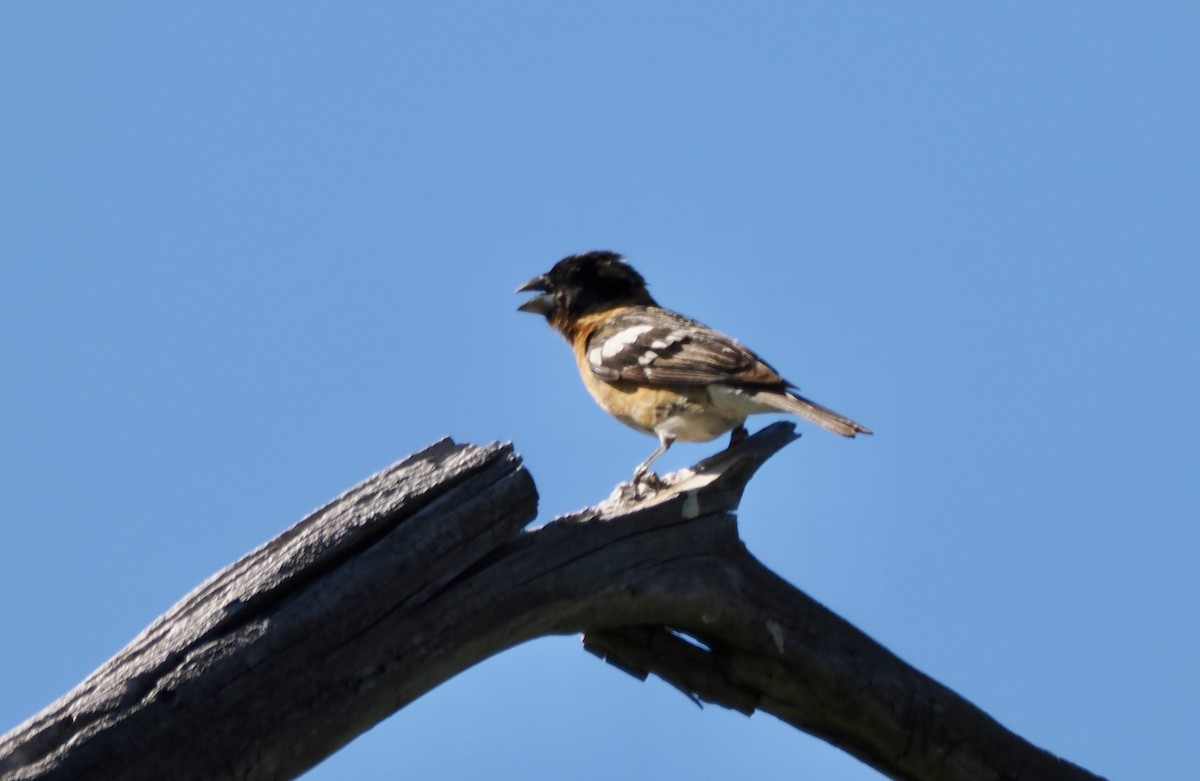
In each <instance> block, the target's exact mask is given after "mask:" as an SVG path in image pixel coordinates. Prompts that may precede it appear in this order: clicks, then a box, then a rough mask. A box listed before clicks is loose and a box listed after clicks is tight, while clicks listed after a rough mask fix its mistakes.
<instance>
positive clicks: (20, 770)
mask: <svg viewBox="0 0 1200 781" xmlns="http://www.w3.org/2000/svg"><path fill="white" fill-rule="evenodd" d="M793 438H794V433H793V430H792V428H791V426H790V425H788V424H776V425H775V426H771V427H768V428H767V429H764V430H763V431H762V432H759V433H758V434H756V435H755V436H753V437H751V438H750V439H748V440H746V441H745V442H743V443H742V444H741V445H739V446H738V447H737V448H734V449H732V450H730V451H726V452H725V453H722V454H719V455H718V456H716V457H714V458H712V459H709V460H708V461H705V462H702V463H701V464H699V465H697V466H696V467H693V468H692V469H691V470H683V471H682V472H679V473H676V474H675V475H672V476H669V477H668V478H667V479H666V481H665V483H666V484H665V485H664V486H663V488H662V489H661V490H660V491H658V492H656V493H653V494H652V495H650V496H641V497H635V496H632V495H630V494H631V492H630V491H629V490H628V489H625V490H619V491H618V492H616V493H614V496H613V497H611V498H610V499H609V500H608V501H606V502H604V503H601V504H600V505H598V506H597V507H596V508H594V509H592V510H588V511H584V512H582V513H577V514H574V515H571V516H564V517H562V518H559V519H556V520H555V521H553V522H552V523H550V524H547V525H546V526H544V527H542V528H540V529H536V530H532V531H527V530H524V527H525V526H526V524H527V523H528V521H529V520H530V519H531V518H532V517H533V516H534V513H535V509H536V493H535V491H534V488H533V484H532V481H531V480H530V478H529V476H528V474H527V473H526V472H525V471H524V469H523V468H522V467H521V465H520V461H519V459H518V458H517V457H516V456H515V455H514V454H513V453H512V452H511V449H509V448H508V447H506V446H496V445H493V446H491V447H488V448H478V447H473V446H467V445H455V444H454V443H452V442H449V441H444V442H441V443H438V444H436V445H434V446H432V447H431V448H429V449H427V450H426V451H424V452H422V453H419V454H417V455H415V456H413V457H411V458H409V459H406V460H405V461H403V462H401V463H399V464H397V465H395V466H393V467H391V468H390V469H388V470H385V471H384V472H382V473H380V474H379V475H376V476H375V477H373V478H371V479H370V480H368V481H367V482H365V483H363V484H362V485H361V486H359V487H357V488H355V489H352V490H351V491H349V492H347V493H346V494H344V495H343V496H341V497H339V498H338V499H336V500H334V501H333V502H331V503H330V504H329V505H328V506H327V507H325V508H323V509H321V510H319V511H317V512H316V513H314V514H313V515H311V516H309V517H308V518H306V519H305V520H304V521H302V522H301V523H299V524H297V525H296V526H295V527H293V528H292V529H290V530H288V531H287V532H285V533H284V534H282V535H280V537H278V538H276V539H275V540H272V541H271V542H269V543H267V544H266V545H264V546H263V547H261V548H259V549H258V550H256V551H254V552H252V553H250V554H248V555H247V556H246V557H244V558H243V559H242V560H241V561H239V562H238V563H236V564H234V565H232V566H231V567H229V568H227V569H226V570H224V571H222V572H221V573H218V574H217V575H215V576H214V577H213V578H212V579H210V580H209V581H208V582H206V583H205V584H203V585H201V586H200V587H199V588H197V589H196V590H195V591H194V592H193V593H192V594H190V595H188V596H187V597H185V598H184V600H183V601H181V602H180V603H179V605H177V606H176V607H174V608H172V610H171V611H169V612H168V613H167V614H166V615H164V616H163V617H162V618H161V619H159V620H158V621H156V622H155V623H154V624H153V625H152V626H151V627H149V628H148V629H147V630H146V631H145V632H143V633H142V635H140V636H139V637H138V638H136V639H135V640H134V641H133V642H132V643H131V644H130V645H129V647H127V648H126V649H125V650H124V651H122V652H121V653H120V654H118V655H117V656H116V657H115V658H114V659H113V660H112V661H110V662H109V663H107V664H106V665H104V666H103V667H102V668H100V669H99V670H98V671H97V672H96V673H94V674H93V675H92V676H90V677H89V678H88V679H87V680H85V681H84V682H83V683H82V684H80V686H79V687H77V688H76V689H75V690H74V691H72V692H70V693H69V694H67V695H66V696H65V697H63V698H62V699H60V700H59V701H57V702H55V703H54V704H52V705H51V706H50V707H48V708H47V709H46V710H45V711H43V712H42V713H40V714H38V715H37V716H35V717H34V718H33V719H31V720H30V721H28V722H26V723H25V724H23V725H21V726H20V727H18V728H17V729H15V730H14V731H12V732H10V733H9V734H8V735H7V736H5V737H3V738H0V779H3V781H16V780H17V779H29V780H30V781H32V780H33V779H39V780H41V779H68V778H71V779H74V778H88V779H98V780H101V781H102V780H103V779H152V778H153V779H171V778H179V779H227V778H229V779H231V778H239V779H242V778H244V779H282V778H291V777H294V776H295V775H298V774H299V773H300V772H303V771H304V770H305V769H307V768H308V767H311V766H312V765H313V764H315V763H316V762H317V761H319V760H320V759H322V758H323V757H325V756H327V755H328V754H330V753H332V752H333V751H335V750H336V749H337V748H338V747H340V746H341V745H343V744H344V743H346V742H347V741H349V740H351V739H352V738H353V737H354V736H355V735H357V734H359V733H360V732H362V731H363V730H365V729H367V728H369V727H370V726H371V725H373V724H375V723H376V722H378V721H379V720H381V719H383V718H384V717H386V716H387V715H389V714H390V713H392V712H394V711H395V710H397V709H399V708H401V707H403V706H404V705H405V704H407V703H408V702H411V701H412V700H413V699H415V698H417V697H420V696H421V695H422V694H423V693H424V692H426V691H428V690H429V689H430V688H432V687H433V686H436V685H437V684H438V683H440V682H441V681H444V680H446V679H447V678H449V677H451V676H453V675H455V674H456V673H458V672H460V671H462V670H463V669H465V668H467V667H469V666H471V665H472V664H474V663H476V662H478V661H480V660H482V659H485V658H487V657H488V656H490V655H492V654H494V653H497V652H499V651H501V650H503V649H505V648H508V647H511V646H513V645H515V644H518V643H520V642H523V641H525V640H528V639H530V638H533V637H538V636H542V635H547V634H554V633H574V632H581V631H582V632H585V633H586V634H585V638H586V644H587V646H588V648H589V650H592V651H593V652H595V653H598V654H601V655H603V656H604V657H605V658H607V659H608V660H609V661H611V662H613V663H614V664H617V665H618V666H620V667H621V668H622V669H625V670H627V671H629V672H631V673H633V674H635V675H638V676H639V677H644V676H645V675H646V674H648V673H655V674H658V675H661V676H662V677H664V678H665V679H666V680H668V681H670V682H672V683H673V684H675V685H676V686H678V687H679V688H681V689H682V690H683V691H685V692H686V693H688V695H689V696H693V697H697V698H701V699H705V700H708V701H711V702H716V703H720V704H723V705H726V706H728V707H733V708H736V709H738V710H741V711H742V712H745V713H750V712H752V711H753V710H756V709H757V710H763V711H765V712H768V713H773V714H775V715H776V716H778V717H780V718H782V719H784V720H785V721H787V722H788V723H791V724H793V725H795V726H797V727H799V728H800V729H803V730H805V731H808V732H811V733H813V734H815V735H818V736H820V737H823V738H825V739H826V740H828V741H829V742H831V743H833V744H834V745H837V746H840V747H842V748H843V749H845V750H847V751H849V752H851V753H852V754H854V755H855V756H858V757H860V758H861V759H863V760H864V761H866V762H868V763H869V764H871V765H873V766H874V767H877V768H879V769H880V770H881V771H882V772H884V773H885V774H887V775H890V776H892V777H895V778H921V779H976V778H978V779H1021V778H1030V779H1032V778H1038V779H1060V778H1061V779H1080V778H1095V777H1094V776H1091V775H1090V774H1087V773H1086V772H1085V771H1082V770H1080V769H1078V768H1076V767H1075V766H1073V765H1070V764H1069V763H1066V762H1063V761H1061V760H1058V759H1056V758H1055V757H1053V756H1052V755H1050V754H1047V753H1046V752H1043V751H1041V750H1040V749H1037V748H1035V747H1033V746H1031V745H1030V744H1028V743H1027V742H1025V741H1023V740H1021V739H1020V738H1018V737H1017V736H1015V735H1013V734H1012V733H1010V732H1008V731H1007V730H1005V729H1004V728H1003V727H1001V726H1000V725H999V724H997V723H996V722H994V721H993V720H991V719H990V718H989V717H987V716H986V714H984V713H982V712H981V711H979V710H978V709H977V708H975V707H974V706H972V705H970V704H969V703H967V702H966V701H965V700H963V699H962V698H960V697H958V696H957V695H955V694H954V693H953V692H951V691H949V690H948V689H945V688H944V687H942V686H940V685H939V684H937V683H936V682H934V681H932V680H930V679H929V678H927V677H925V676H923V675H922V674H921V673H919V672H917V671H916V670H914V669H912V668H911V667H909V666H908V665H907V664H905V663H904V662H902V661H900V660H899V659H897V658H896V657H894V656H892V655H891V654H890V653H888V652H887V651H886V650H885V649H883V648H882V647H881V646H879V645H878V644H876V643H874V642H873V641H872V640H871V639H870V638H868V637H866V636H865V635H863V634H862V633H861V632H859V631H858V630H856V629H854V627H852V626H850V625H849V624H847V623H846V622H844V621H842V620H841V619H839V618H838V617H837V616H835V615H833V614H832V613H830V612H829V611H828V610H826V609H825V608H823V607H821V606H820V605H819V604H817V603H816V602H814V601H813V600H811V599H810V598H808V597H807V596H805V595H804V594H802V593H800V592H799V591H796V590H795V589H794V588H792V587H791V586H790V585H788V584H787V583H785V582H783V581H782V580H780V579H779V578H778V577H777V576H775V575H774V574H773V573H771V572H770V571H769V570H767V569H766V568H765V567H763V566H762V565H761V564H760V563H759V562H758V561H757V560H755V559H754V558H753V557H752V556H751V555H750V554H749V553H748V552H747V551H746V550H745V548H744V546H743V545H742V543H741V541H740V540H739V539H738V535H737V527H736V523H735V520H734V517H733V516H732V514H731V513H732V512H733V511H734V510H735V509H736V507H737V505H738V502H739V501H740V497H741V492H742V490H743V488H744V487H745V484H746V481H747V480H749V478H750V476H751V475H752V474H753V472H754V471H755V469H757V468H758V466H759V465H760V464H761V463H762V462H763V461H764V460H765V459H766V458H768V457H770V455H772V454H773V453H774V452H776V451H777V450H778V449H779V448H781V447H783V446H784V445H786V444H787V443H788V442H790V441H791V440H792V439H793ZM681 635H686V636H687V637H689V638H692V639H695V640H698V641H699V642H700V643H702V646H701V645H697V644H696V643H693V642H687V641H685V640H683V639H681Z"/></svg>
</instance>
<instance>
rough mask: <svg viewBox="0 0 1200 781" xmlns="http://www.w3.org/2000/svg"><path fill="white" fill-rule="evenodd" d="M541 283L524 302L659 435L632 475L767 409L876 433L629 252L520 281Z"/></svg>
mask: <svg viewBox="0 0 1200 781" xmlns="http://www.w3.org/2000/svg"><path fill="white" fill-rule="evenodd" d="M516 292H518V293H528V292H534V293H536V294H537V295H534V296H533V297H532V298H530V299H529V300H527V301H525V302H524V303H523V304H521V305H520V306H519V307H517V310H518V311H520V312H528V313H531V314H538V315H542V316H544V317H545V318H546V321H547V322H548V323H549V325H550V327H551V328H552V329H553V330H555V331H557V332H558V333H559V334H561V335H562V336H563V337H564V338H565V339H566V340H567V342H568V344H570V345H571V347H572V349H573V351H574V353H575V363H576V366H577V368H578V370H579V375H580V377H581V378H582V379H583V384H584V386H585V387H586V388H587V390H588V392H589V393H590V394H591V396H592V398H594V399H595V400H596V402H597V403H599V405H600V406H601V407H602V408H603V409H604V410H605V411H606V412H608V413H609V414H610V415H612V416H613V417H615V418H616V419H617V420H619V421H621V422H622V423H624V424H626V425H628V426H630V427H632V428H634V429H636V430H638V431H641V432H642V433H645V434H650V435H652V436H655V437H657V438H658V448H657V449H656V450H655V451H654V452H653V453H651V454H650V456H649V457H648V458H647V459H646V460H645V461H642V462H641V463H640V464H638V466H637V468H636V469H635V470H634V473H633V480H632V482H633V483H634V484H635V485H636V484H637V483H638V482H639V481H642V480H647V479H651V478H652V477H653V473H650V472H649V469H650V465H651V464H653V463H654V461H655V460H656V459H658V458H659V457H660V456H661V455H663V454H664V453H666V452H667V450H668V449H670V447H671V445H672V444H674V443H675V442H676V441H682V442H708V441H711V440H713V439H715V438H717V437H719V436H721V435H722V434H724V433H726V432H730V446H733V445H734V444H737V443H738V442H740V441H741V440H743V439H744V438H745V437H746V436H747V432H746V427H745V421H746V417H747V416H749V415H754V414H758V413H780V412H784V413H791V414H794V415H798V416H800V417H801V418H804V419H805V420H808V421H809V422H811V423H815V424H817V425H818V426H821V427H822V428H825V429H828V430H829V431H832V432H833V433H835V434H840V435H842V436H844V437H854V436H856V435H858V434H871V433H872V432H871V430H870V429H868V428H867V427H866V426H863V425H862V424H861V423H858V422H856V421H854V420H851V419H850V418H848V417H846V416H844V415H841V414H839V413H837V412H834V411H833V410H831V409H829V408H828V407H824V406H822V405H820V404H818V403H816V402H815V401H812V400H811V399H807V398H805V397H804V396H801V395H800V394H799V393H798V392H797V390H798V389H797V387H796V386H795V385H793V384H792V383H790V382H788V381H787V380H785V379H783V377H782V376H781V375H780V374H779V372H778V371H776V370H775V368H774V367H773V366H771V365H770V364H769V363H767V362H766V361H764V360H763V359H762V358H760V357H759V356H758V355H757V354H756V353H754V352H753V351H751V350H750V349H748V348H747V347H744V346H743V345H742V344H741V342H738V341H737V340H736V339H733V338H731V337H729V336H726V335H725V334H723V333H721V332H719V331H716V330H714V329H712V328H709V327H708V326H706V325H704V324H703V323H701V322H700V321H698V320H693V319H692V318H690V317H687V316H686V315H682V314H680V313H678V312H675V311H672V310H671V309H667V308H665V307H663V306H661V305H659V303H658V302H657V301H655V300H654V298H653V297H652V296H651V295H650V291H649V290H648V289H647V285H646V281H645V279H644V278H643V277H642V275H641V274H639V273H638V272H637V271H636V270H635V269H634V268H633V266H631V265H630V264H629V263H628V262H626V260H625V258H624V257H623V256H622V255H620V254H618V253H616V252H610V251H607V250H593V251H590V252H583V253H580V254H577V255H570V256H568V257H565V258H563V259H562V260H560V261H558V262H557V263H555V264H554V266H553V268H551V269H550V270H549V271H547V272H546V273H544V274H539V275H538V276H536V277H534V278H533V279H530V280H529V281H528V282H526V283H524V284H523V285H521V286H520V287H518V288H517V290H516Z"/></svg>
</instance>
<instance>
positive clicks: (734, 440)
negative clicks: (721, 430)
mask: <svg viewBox="0 0 1200 781" xmlns="http://www.w3.org/2000/svg"><path fill="white" fill-rule="evenodd" d="M748 436H750V432H749V431H747V430H746V424H745V423H742V424H741V425H739V426H738V427H737V428H735V429H734V430H733V431H730V432H729V447H733V446H734V445H740V444H742V443H743V442H745V441H746V437H748ZM726 449H728V448H726Z"/></svg>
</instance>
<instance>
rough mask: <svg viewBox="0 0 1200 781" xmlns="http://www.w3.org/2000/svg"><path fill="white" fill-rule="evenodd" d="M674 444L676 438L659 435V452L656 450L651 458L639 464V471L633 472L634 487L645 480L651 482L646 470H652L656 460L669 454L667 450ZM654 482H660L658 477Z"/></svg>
mask: <svg viewBox="0 0 1200 781" xmlns="http://www.w3.org/2000/svg"><path fill="white" fill-rule="evenodd" d="M674 442H675V437H669V436H667V435H666V434H661V433H660V434H659V435H658V450H655V451H654V452H653V453H651V454H650V457H649V458H647V459H646V460H645V461H643V462H642V463H640V464H638V465H637V469H635V470H633V481H632V482H633V485H635V486H636V485H637V484H638V483H639V482H642V481H643V480H645V481H646V482H647V483H649V482H651V480H650V479H649V477H648V473H647V471H646V470H648V469H649V468H650V465H651V464H653V463H654V460H655V459H656V458H658V457H659V456H661V455H662V454H663V453H665V452H667V450H669V449H670V447H671V445H672V444H673V443H674ZM649 474H653V473H652V472H651V473H649ZM653 482H655V483H657V482H658V478H657V476H656V477H655V478H654V480H653Z"/></svg>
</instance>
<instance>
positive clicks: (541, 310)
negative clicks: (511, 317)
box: [516, 274, 554, 315]
mask: <svg viewBox="0 0 1200 781" xmlns="http://www.w3.org/2000/svg"><path fill="white" fill-rule="evenodd" d="M549 289H550V280H548V279H546V275H545V274H539V275H538V276H536V277H534V278H533V279H531V280H529V281H528V282H526V283H525V284H524V285H521V286H520V287H519V288H517V291H516V292H518V293H528V292H530V291H531V290H540V291H548V290H549ZM517 311H518V312H529V313H531V314H535V315H547V314H550V312H552V311H554V296H552V295H550V294H549V293H548V292H542V294H541V295H540V296H534V297H533V298H531V299H529V300H528V301H526V302H525V303H524V304H521V305H520V306H519V307H517Z"/></svg>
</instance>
